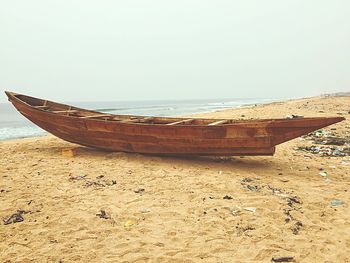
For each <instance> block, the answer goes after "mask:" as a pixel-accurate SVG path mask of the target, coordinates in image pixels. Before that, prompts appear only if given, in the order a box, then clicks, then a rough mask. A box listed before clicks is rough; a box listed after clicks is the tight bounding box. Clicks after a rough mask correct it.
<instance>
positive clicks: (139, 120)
mask: <svg viewBox="0 0 350 263" xmlns="http://www.w3.org/2000/svg"><path fill="white" fill-rule="evenodd" d="M151 119H154V117H144V118H140V117H137V118H136V117H132V118H131V119H129V120H128V119H126V120H120V122H123V123H135V122H136V123H137V122H141V121H147V120H151ZM115 121H118V120H115Z"/></svg>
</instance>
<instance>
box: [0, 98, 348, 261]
mask: <svg viewBox="0 0 350 263" xmlns="http://www.w3.org/2000/svg"><path fill="white" fill-rule="evenodd" d="M287 115H302V116H304V117H315V116H324V117H325V116H343V117H345V118H346V120H345V121H343V122H341V123H338V124H336V125H332V126H330V127H328V128H326V129H324V131H323V133H322V134H321V135H320V136H321V137H322V136H325V137H327V136H332V137H337V138H342V139H344V140H348V141H349V138H350V97H324V96H322V97H314V98H306V99H299V100H290V101H286V102H275V103H270V104H266V105H256V106H251V107H245V108H239V109H232V110H225V111H218V112H213V113H205V114H199V115H196V116H197V117H212V118H243V119H250V118H284V117H286V116H287ZM324 134H325V135H324ZM316 137H317V136H316V135H315V136H309V137H304V138H298V139H295V140H292V141H290V142H287V143H284V144H282V145H279V146H277V149H276V154H275V156H273V157H234V158H233V157H232V158H231V157H229V158H204V157H201V158H171V157H155V156H146V155H139V154H126V153H108V152H102V151H97V150H94V149H89V148H85V147H80V146H77V145H74V144H70V143H68V142H64V141H62V140H60V139H58V138H55V137H53V136H45V137H40V138H28V139H20V140H13V141H4V142H0V155H1V158H0V203H1V209H0V219H1V222H0V262H271V261H272V259H274V260H283V258H284V260H285V261H282V262H286V261H287V260H290V261H293V262H350V220H349V218H350V210H349V204H350V156H349V155H347V154H344V156H340V155H341V153H343V152H342V151H340V154H339V151H336V150H337V149H336V147H338V148H339V147H340V148H341V149H343V148H346V147H350V146H349V145H346V143H345V144H344V145H341V146H339V145H337V146H334V145H321V144H320V143H315V142H314V141H313V140H314V139H315V138H316ZM316 139H317V138H316ZM312 145H316V146H318V147H333V148H334V149H335V150H334V151H336V153H335V154H334V155H335V156H323V155H322V154H321V153H318V152H317V153H312V152H311V151H308V150H307V149H308V148H306V149H305V150H301V149H298V148H299V147H302V148H303V147H304V148H305V147H310V146H312ZM65 149H73V153H74V154H73V156H70V155H69V154H66V152H65ZM326 150H327V149H326ZM328 150H329V149H328ZM331 151H332V150H331ZM321 152H322V151H321ZM344 152H346V150H345V151H344ZM68 153H69V151H68ZM13 214H17V217H18V218H19V219H20V218H22V219H23V221H22V220H18V221H21V222H14V223H11V222H10V221H11V220H10V221H9V217H10V216H11V215H13ZM15 217H16V216H15ZM6 222H7V224H6Z"/></svg>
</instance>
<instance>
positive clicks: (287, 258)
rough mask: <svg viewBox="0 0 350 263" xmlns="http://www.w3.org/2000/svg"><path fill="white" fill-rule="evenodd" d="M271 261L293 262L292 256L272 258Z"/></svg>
mask: <svg viewBox="0 0 350 263" xmlns="http://www.w3.org/2000/svg"><path fill="white" fill-rule="evenodd" d="M271 261H272V262H295V260H294V257H279V258H272V259H271Z"/></svg>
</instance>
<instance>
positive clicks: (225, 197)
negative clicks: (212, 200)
mask: <svg viewBox="0 0 350 263" xmlns="http://www.w3.org/2000/svg"><path fill="white" fill-rule="evenodd" d="M223 199H225V200H231V199H233V197H232V196H229V195H225V196H224V197H223Z"/></svg>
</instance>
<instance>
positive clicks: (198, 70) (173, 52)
mask: <svg viewBox="0 0 350 263" xmlns="http://www.w3.org/2000/svg"><path fill="white" fill-rule="evenodd" d="M0 4H1V5H0V90H13V91H17V92H23V93H26V94H31V95H34V96H39V97H43V98H50V99H54V100H57V101H92V100H101V101H106V100H140V99H195V98H199V99H201V98H241V97H290V96H293V97H300V96H309V95H316V94H319V93H323V92H335V91H350V1H349V0H343V1H341V0H333V1H329V0H318V1H312V0H309V1H305V0H283V1H281V0H264V1H262V0H247V1H245V0H244V1H243V0H242V1H233V0H227V1H221V0H212V1H206V0H176V1H164V0H157V1H156V0H154V1H146V0H139V1H134V0H127V1H121V0H120V1H118V0H110V1H107V0H103V1H97V0H95V1H89V0H57V1H53V0H31V1H26V0H22V1H17V0H11V1H6V0H0ZM4 101H5V95H0V102H4Z"/></svg>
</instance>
